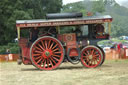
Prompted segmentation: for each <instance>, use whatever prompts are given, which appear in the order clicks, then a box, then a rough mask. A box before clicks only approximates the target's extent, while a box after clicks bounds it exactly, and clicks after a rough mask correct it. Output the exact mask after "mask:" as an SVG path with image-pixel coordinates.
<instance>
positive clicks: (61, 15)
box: [46, 13, 83, 19]
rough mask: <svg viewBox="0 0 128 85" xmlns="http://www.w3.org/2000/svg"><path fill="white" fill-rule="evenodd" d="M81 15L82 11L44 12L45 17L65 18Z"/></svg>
mask: <svg viewBox="0 0 128 85" xmlns="http://www.w3.org/2000/svg"><path fill="white" fill-rule="evenodd" d="M80 17H83V14H82V13H53V14H46V19H66V18H80Z"/></svg>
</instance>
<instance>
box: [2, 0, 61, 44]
mask: <svg viewBox="0 0 128 85" xmlns="http://www.w3.org/2000/svg"><path fill="white" fill-rule="evenodd" d="M61 8H62V0H0V45H5V44H8V43H9V42H12V40H14V39H15V38H16V37H17V34H16V33H17V32H16V20H25V19H43V18H44V17H45V14H46V13H56V12H60V11H61Z"/></svg>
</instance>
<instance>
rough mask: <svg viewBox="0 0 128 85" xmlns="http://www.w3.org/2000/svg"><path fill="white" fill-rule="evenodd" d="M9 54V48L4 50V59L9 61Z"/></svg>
mask: <svg viewBox="0 0 128 85" xmlns="http://www.w3.org/2000/svg"><path fill="white" fill-rule="evenodd" d="M9 54H10V50H9V49H7V50H6V56H5V58H6V61H9Z"/></svg>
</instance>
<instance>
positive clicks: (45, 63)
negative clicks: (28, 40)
mask: <svg viewBox="0 0 128 85" xmlns="http://www.w3.org/2000/svg"><path fill="white" fill-rule="evenodd" d="M30 51H31V54H30V55H31V61H32V63H33V64H34V66H36V67H37V68H39V69H41V70H52V69H55V68H57V67H58V66H59V65H60V64H61V62H62V61H63V58H64V49H63V46H62V44H61V43H60V42H59V41H58V40H57V39H55V38H53V37H42V38H40V39H38V40H37V41H35V42H34V43H33V45H32V47H31V50H30Z"/></svg>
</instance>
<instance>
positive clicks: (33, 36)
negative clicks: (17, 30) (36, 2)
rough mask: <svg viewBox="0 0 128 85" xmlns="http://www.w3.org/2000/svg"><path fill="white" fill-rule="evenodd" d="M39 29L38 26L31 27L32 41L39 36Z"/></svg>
mask: <svg viewBox="0 0 128 85" xmlns="http://www.w3.org/2000/svg"><path fill="white" fill-rule="evenodd" d="M38 33H39V30H38V29H37V27H35V28H32V29H30V41H31V42H34V41H35V40H36V39H37V38H38Z"/></svg>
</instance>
